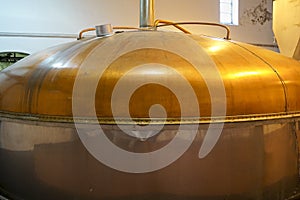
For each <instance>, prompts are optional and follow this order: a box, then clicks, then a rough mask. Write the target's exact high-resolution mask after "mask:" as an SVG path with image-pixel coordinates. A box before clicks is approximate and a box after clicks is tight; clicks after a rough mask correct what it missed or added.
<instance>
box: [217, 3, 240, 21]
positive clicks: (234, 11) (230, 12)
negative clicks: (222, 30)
mask: <svg viewBox="0 0 300 200" xmlns="http://www.w3.org/2000/svg"><path fill="white" fill-rule="evenodd" d="M219 3H220V6H219V9H220V12H219V14H220V17H219V19H220V23H221V24H225V25H235V26H238V25H239V0H220V1H219ZM228 6H229V9H228ZM226 7H227V9H226ZM225 15H227V17H228V16H229V20H228V19H225V17H224V16H225Z"/></svg>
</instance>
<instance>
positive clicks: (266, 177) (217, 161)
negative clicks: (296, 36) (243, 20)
mask: <svg viewBox="0 0 300 200" xmlns="http://www.w3.org/2000/svg"><path fill="white" fill-rule="evenodd" d="M177 37H179V38H180V37H187V38H188V39H187V40H182V41H183V43H182V42H181V43H176V39H177ZM168 38H171V39H172V38H173V39H174V41H175V42H174V44H173V43H172V44H171V46H172V47H173V48H175V49H177V50H178V51H179V52H180V50H181V49H182V50H183V51H184V53H193V51H195V49H189V48H187V47H186V46H185V45H188V41H191V40H192V41H193V42H194V43H195V44H196V45H197V47H199V48H200V50H201V53H200V55H201V56H200V57H199V58H195V59H196V60H199V61H201V62H202V63H206V64H207V63H209V62H208V61H212V63H213V64H215V66H216V67H217V70H218V72H219V74H220V77H221V80H222V83H223V84H224V89H225V94H226V96H225V97H226V98H225V101H226V106H227V108H226V113H224V115H225V116H222V115H220V116H219V115H217V116H215V115H214V116H212V112H211V110H212V109H211V108H212V100H211V93H210V92H209V89H208V86H207V84H206V82H205V80H206V78H207V77H203V76H202V75H201V74H199V73H198V71H197V70H196V69H195V67H194V66H193V64H192V63H191V62H190V61H189V60H188V59H186V58H185V57H184V56H179V55H178V54H176V53H174V52H171V51H168V48H169V47H170V44H166V41H169V40H167V39H168ZM120 39H122V40H120ZM151 39H152V40H155V41H157V43H159V44H160V45H161V46H164V45H165V46H166V48H165V49H163V48H153V47H151V48H150V47H149V46H145V48H136V49H135V50H133V51H130V52H126V53H124V54H122V55H121V56H118V57H117V58H116V59H114V60H113V61H112V62H111V63H110V64H109V66H106V67H107V68H106V69H105V70H104V73H103V74H102V76H101V79H100V81H99V82H98V85H97V90H96V93H95V97H94V99H95V110H96V114H97V117H98V119H97V120H96V122H95V121H93V119H91V117H92V113H90V112H86V113H84V114H83V115H82V116H76V117H78V118H80V120H81V121H80V120H79V121H80V122H82V123H86V124H88V125H91V126H93V125H94V123H98V122H100V124H101V125H102V128H103V129H104V134H105V135H106V136H107V137H108V138H109V139H110V141H112V142H113V143H114V144H115V145H117V146H119V147H120V148H122V149H124V150H127V151H130V152H136V153H140V152H151V151H155V150H157V149H159V148H161V147H163V146H164V145H166V144H168V143H169V142H170V141H171V140H172V139H173V138H174V135H175V134H176V130H177V129H178V126H179V124H184V125H183V127H184V128H183V131H186V132H187V133H189V131H190V127H191V125H192V124H199V127H198V130H197V133H196V137H195V140H194V142H193V144H192V145H191V147H190V148H189V149H188V150H187V151H186V152H185V153H184V154H183V156H182V157H180V158H179V159H178V160H176V161H175V162H174V163H172V164H171V165H169V166H167V167H166V168H164V169H161V170H158V171H155V172H151V173H142V174H134V173H124V172H120V171H117V170H114V169H112V168H110V167H107V166H106V165H104V164H102V163H101V162H99V161H97V160H96V159H95V158H94V157H93V156H92V155H91V154H90V153H89V152H88V151H87V149H86V148H85V147H84V146H83V144H82V142H81V141H80V139H79V137H78V134H77V130H76V129H75V125H74V121H73V111H72V103H73V102H72V101H73V100H74V99H73V89H74V83H75V80H76V78H77V77H80V78H82V79H84V80H87V81H91V82H93V81H95V80H96V81H97V79H98V78H99V77H98V74H97V71H98V70H99V66H100V64H101V63H102V62H105V59H106V58H107V57H103V54H98V53H99V52H102V53H103V52H104V53H105V54H104V55H111V56H114V55H115V54H117V53H118V51H121V50H122V49H126V48H128V46H130V45H131V44H140V43H143V42H146V43H147V42H148V43H149V40H150V43H151ZM120 41H121V42H120ZM184 41H186V43H185V42H184ZM107 44H111V45H112V46H105V45H107ZM104 47H107V49H106V48H104ZM200 50H199V51H200ZM202 50H203V51H202ZM147 63H159V64H161V65H157V66H156V67H155V68H152V67H151V66H148V65H147V66H144V67H142V68H140V70H137V71H134V72H132V70H133V69H135V67H137V66H141V65H144V64H147ZM86 65H88V66H90V67H91V69H92V70H93V71H80V68H81V67H83V66H86ZM163 66H169V67H170V68H172V69H173V71H170V70H169V71H168V70H165V68H164V67H163ZM201 67H202V68H203V69H206V70H208V71H209V70H211V69H210V68H208V66H206V65H205V64H204V65H203V66H201ZM130 72H132V73H130ZM178 74H180V75H181V76H182V77H184V78H185V79H186V80H187V82H188V83H189V84H190V85H191V87H192V89H193V90H194V92H195V95H196V97H197V101H198V104H197V105H198V106H199V108H200V111H201V112H200V116H199V115H197V112H196V111H195V110H194V109H193V108H192V107H191V108H188V110H187V112H185V113H182V112H181V109H180V102H179V100H178V99H177V98H176V95H175V94H173V92H172V91H171V90H170V88H168V87H164V86H162V85H160V84H156V83H147V84H145V85H143V86H141V87H139V88H137V90H135V92H134V93H133V94H132V96H131V98H130V101H129V106H128V107H129V111H130V117H132V118H133V122H134V123H137V124H143V123H145V124H147V123H148V122H149V117H150V116H149V109H150V107H151V106H152V105H154V104H160V105H162V106H163V107H164V108H165V110H166V114H167V121H166V122H164V121H163V120H162V119H161V118H160V116H159V115H155V116H154V117H155V119H154V120H156V122H155V124H156V125H157V124H164V125H165V126H164V128H163V129H162V130H161V131H160V132H159V134H157V135H155V136H153V137H151V138H148V139H147V140H139V139H137V138H134V137H131V136H129V135H126V134H125V133H124V132H122V130H120V128H119V127H118V126H117V125H116V124H117V123H121V124H123V125H130V124H131V123H133V122H132V121H130V119H128V117H127V116H126V109H127V108H128V107H126V105H125V107H124V106H123V105H122V104H120V105H117V106H118V109H117V110H116V113H114V115H113V113H112V109H111V102H112V101H111V100H112V96H113V95H112V93H113V91H114V89H115V87H116V85H117V84H118V81H119V80H121V79H122V78H123V77H124V76H125V75H128V78H127V79H123V80H124V82H123V83H124V84H125V85H131V84H133V83H135V82H138V81H141V80H142V81H145V82H151V80H152V81H153V80H154V82H155V80H157V81H160V80H164V81H166V83H172V84H174V86H176V88H179V89H180V92H181V93H182V94H185V92H186V91H185V90H184V89H182V86H181V84H180V82H179V81H178ZM299 75H300V64H299V62H297V61H295V60H292V59H289V58H286V57H284V56H281V55H279V54H277V53H274V52H270V51H267V50H263V49H261V48H257V47H253V46H250V45H246V44H243V43H238V42H234V41H229V40H223V39H215V38H210V37H206V36H195V35H182V34H181V33H172V32H159V31H137V32H124V33H119V34H115V35H113V36H111V37H105V38H90V39H83V40H80V41H75V42H73V43H69V44H64V45H61V46H57V47H53V48H50V49H47V50H45V51H43V52H40V53H37V54H34V55H31V56H29V57H27V58H25V59H24V60H22V61H21V62H19V63H17V64H15V65H13V66H11V67H9V68H7V69H5V70H3V71H2V72H1V73H0V163H1V165H0V192H1V193H2V192H3V193H4V194H5V195H6V196H8V197H10V198H12V199H33V200H35V199H100V200H110V199H111V200H119V199H122V200H124V199H130V200H136V199H139V200H140V199H146V200H150V199H151V200H152V199H164V200H165V199H172V200H174V199H175V200H176V199H178V200H183V199H188V200H189V199H203V200H215V199H231V200H233V199H239V200H240V199H255V200H260V199H266V200H284V199H287V198H288V197H290V196H292V195H294V192H295V191H296V189H297V184H298V181H299V169H298V166H299V149H300V148H299V143H300V140H299V138H300V137H299V135H300V131H299V130H300V128H299V121H300V116H299V115H300V105H299V100H298V97H299V92H300V82H299V78H298V77H299ZM210 79H211V80H213V81H218V77H210ZM88 89H89V88H86V90H88ZM80 100H81V101H82V102H83V103H88V99H87V98H86V97H85V96H81V99H80ZM119 100H120V101H122V99H119ZM221 100H224V99H220V101H221ZM187 101H188V103H189V101H191V100H190V99H187ZM118 120H119V121H118ZM211 122H213V123H218V122H225V124H224V128H223V130H222V134H221V136H220V139H219V141H218V142H217V144H216V146H215V148H214V149H213V150H212V151H211V153H210V154H209V155H208V156H207V157H205V158H202V159H200V158H199V156H198V153H199V148H200V146H201V145H202V144H203V141H204V137H205V135H206V132H207V129H208V126H209V123H211ZM154 126H155V125H151V126H150V127H149V129H151V128H153V129H154ZM183 140H184V138H183Z"/></svg>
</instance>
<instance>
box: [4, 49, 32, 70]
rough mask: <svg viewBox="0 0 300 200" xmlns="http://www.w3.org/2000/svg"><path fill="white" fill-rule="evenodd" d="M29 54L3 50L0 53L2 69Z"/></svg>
mask: <svg viewBox="0 0 300 200" xmlns="http://www.w3.org/2000/svg"><path fill="white" fill-rule="evenodd" d="M26 56H28V54H27V53H20V52H2V53H0V71H1V70H2V69H5V68H6V67H8V66H10V65H12V64H14V63H15V62H17V61H19V60H21V59H23V58H24V57H26Z"/></svg>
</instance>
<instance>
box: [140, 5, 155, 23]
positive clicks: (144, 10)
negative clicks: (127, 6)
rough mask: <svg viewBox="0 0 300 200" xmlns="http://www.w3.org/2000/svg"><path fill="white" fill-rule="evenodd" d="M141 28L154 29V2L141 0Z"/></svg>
mask: <svg viewBox="0 0 300 200" xmlns="http://www.w3.org/2000/svg"><path fill="white" fill-rule="evenodd" d="M140 27H141V28H151V27H154V0H140Z"/></svg>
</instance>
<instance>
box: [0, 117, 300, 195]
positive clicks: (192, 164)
mask: <svg viewBox="0 0 300 200" xmlns="http://www.w3.org/2000/svg"><path fill="white" fill-rule="evenodd" d="M299 120H300V119H298V118H289V119H276V120H261V121H251V122H232V123H225V125H224V129H223V132H222V135H221V137H220V139H219V141H218V142H217V144H216V146H215V147H214V148H213V150H212V151H211V153H210V154H209V155H208V156H207V157H205V158H203V159H200V158H199V156H198V154H199V149H200V147H201V145H202V142H203V139H204V137H205V134H206V130H207V128H208V125H206V124H200V126H199V130H198V133H197V136H196V138H195V140H194V142H193V144H192V145H191V147H190V148H189V149H188V150H187V151H186V152H185V153H184V154H183V156H181V157H180V158H179V159H178V160H176V161H175V162H174V163H172V164H171V165H169V166H167V167H165V168H163V169H161V170H158V171H155V172H150V173H141V174H133V173H125V172H120V171H117V170H115V169H112V168H110V167H107V166H106V165H104V164H102V163H101V162H99V161H98V160H96V159H95V158H94V157H93V156H92V155H91V154H90V153H89V152H88V151H87V149H86V148H85V147H84V145H83V144H82V142H81V140H80V138H79V136H78V134H77V132H76V129H75V126H74V125H73V124H72V123H52V122H34V121H26V120H22V121H21V120H13V119H7V118H2V119H1V129H0V163H1V165H0V188H1V192H2V194H3V195H4V196H6V197H8V198H9V199H26V200H27V199H28V200H36V199H51V200H52V199H66V200H67V199H71V200H77V199H78V200H79V199H92V200H94V199H95V200H127V199H128V200H129V199H130V200H141V199H142V200H152V199H162V200H169V199H170V200H171V199H172V200H177V199H178V200H194V199H195V200H196V199H197V200H221V199H222V200H223V199H226V200H235V199H237V200H240V199H249V200H250V199H251V200H252V199H253V200H258V199H266V200H267V199H269V200H284V199H288V198H289V197H291V196H293V195H295V194H296V190H297V186H298V179H299V175H298V174H299V170H298V154H299V153H298V149H299V146H298V141H299V140H298V139H297V136H298V135H299V134H300V130H299V122H298V121H299ZM184 126H185V127H186V130H188V126H189V125H184ZM102 128H103V130H104V131H105V134H106V136H107V137H108V138H109V139H110V140H111V141H112V142H113V143H115V145H117V146H119V147H121V148H123V149H125V150H127V151H131V152H150V151H154V150H157V149H159V148H161V147H163V146H164V145H166V144H168V143H169V142H170V141H171V140H172V138H173V137H174V134H175V133H176V131H174V130H177V129H178V125H165V126H164V128H163V130H162V131H161V132H160V133H159V134H157V135H155V136H153V137H151V138H149V139H147V140H145V141H140V140H138V139H137V138H133V137H131V136H129V135H126V134H124V133H122V131H121V130H119V129H118V128H117V126H116V125H103V126H102Z"/></svg>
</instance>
